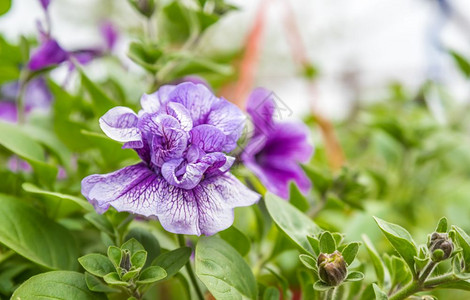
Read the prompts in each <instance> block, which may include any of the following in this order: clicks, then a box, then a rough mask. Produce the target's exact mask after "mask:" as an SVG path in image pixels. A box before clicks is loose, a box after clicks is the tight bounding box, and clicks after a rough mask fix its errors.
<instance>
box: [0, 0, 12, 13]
mask: <svg viewBox="0 0 470 300" xmlns="http://www.w3.org/2000/svg"><path fill="white" fill-rule="evenodd" d="M10 7H11V0H2V1H0V16H1V15H3V14H5V13H7V12H8V11H9V10H10Z"/></svg>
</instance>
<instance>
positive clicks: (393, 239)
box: [374, 217, 418, 273]
mask: <svg viewBox="0 0 470 300" xmlns="http://www.w3.org/2000/svg"><path fill="white" fill-rule="evenodd" d="M374 219H375V221H376V222H377V224H378V225H379V227H380V230H382V232H383V233H384V235H385V237H386V238H387V239H388V240H389V242H390V243H391V244H392V246H393V248H395V250H397V252H398V254H400V256H401V257H403V259H404V260H405V262H406V263H407V264H408V266H409V267H410V270H411V272H413V273H414V271H415V270H414V257H415V256H417V255H418V250H417V248H416V244H415V243H414V241H413V239H412V238H411V235H410V233H409V232H408V231H406V229H404V228H403V227H401V226H399V225H396V224H392V223H389V222H386V221H384V220H382V219H379V218H377V217H374Z"/></svg>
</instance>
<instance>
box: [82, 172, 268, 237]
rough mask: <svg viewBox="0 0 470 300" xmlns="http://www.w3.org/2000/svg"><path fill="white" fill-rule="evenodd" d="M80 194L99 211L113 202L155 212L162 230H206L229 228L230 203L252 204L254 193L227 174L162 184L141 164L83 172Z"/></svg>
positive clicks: (139, 211) (145, 213) (255, 198)
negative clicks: (190, 183) (188, 183)
mask: <svg viewBox="0 0 470 300" xmlns="http://www.w3.org/2000/svg"><path fill="white" fill-rule="evenodd" d="M82 193H83V195H84V196H85V197H86V198H87V199H88V201H90V202H91V203H92V204H93V205H94V207H95V209H96V210H97V211H98V212H100V213H103V212H104V211H106V210H107V209H108V208H109V206H113V207H114V208H116V209H117V210H118V211H130V212H133V213H137V214H140V215H143V216H146V217H149V216H156V217H158V219H159V220H160V223H161V224H162V226H163V227H164V228H165V229H166V230H167V231H170V232H173V233H178V234H193V235H201V234H205V235H212V234H215V233H217V232H219V231H221V230H224V229H226V228H228V227H230V225H232V223H233V209H234V208H235V207H239V206H249V205H252V204H254V203H256V202H257V201H258V200H259V198H260V196H259V195H258V194H256V193H254V192H252V191H250V190H249V189H247V188H246V187H245V186H244V185H243V184H242V183H241V182H240V181H239V180H238V179H236V178H235V177H234V176H232V175H230V174H224V175H221V176H217V177H212V178H209V179H207V180H204V181H203V182H201V184H199V185H198V186H197V187H195V188H194V189H192V190H185V189H181V188H178V187H176V186H172V185H170V184H168V183H167V182H166V180H165V179H163V178H162V177H161V176H159V175H157V174H156V173H155V172H153V171H151V170H150V169H149V168H148V167H147V166H146V165H145V164H144V163H140V164H137V165H133V166H129V167H126V168H123V169H121V170H118V171H116V172H113V173H110V174H104V175H91V176H88V177H86V178H85V179H83V181H82Z"/></svg>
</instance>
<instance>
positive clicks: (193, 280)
mask: <svg viewBox="0 0 470 300" xmlns="http://www.w3.org/2000/svg"><path fill="white" fill-rule="evenodd" d="M178 243H179V245H180V247H186V243H185V242H184V235H182V234H178ZM186 270H187V271H188V274H189V278H190V279H191V283H192V284H193V287H194V289H195V290H196V294H197V296H198V298H199V300H204V294H203V293H202V291H201V288H200V287H199V284H198V282H197V279H196V274H194V271H193V267H192V266H191V260H188V262H187V263H186Z"/></svg>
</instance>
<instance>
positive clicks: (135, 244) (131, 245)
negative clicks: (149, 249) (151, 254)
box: [121, 238, 145, 255]
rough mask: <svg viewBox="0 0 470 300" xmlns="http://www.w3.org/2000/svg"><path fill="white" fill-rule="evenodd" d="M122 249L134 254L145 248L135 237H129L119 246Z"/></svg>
mask: <svg viewBox="0 0 470 300" xmlns="http://www.w3.org/2000/svg"><path fill="white" fill-rule="evenodd" d="M121 249H122V250H129V252H130V253H131V255H134V253H136V252H137V251H141V250H145V249H144V246H142V244H141V243H139V241H137V240H136V239H135V238H131V239H130V240H128V241H127V242H125V243H124V244H122V246H121Z"/></svg>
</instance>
